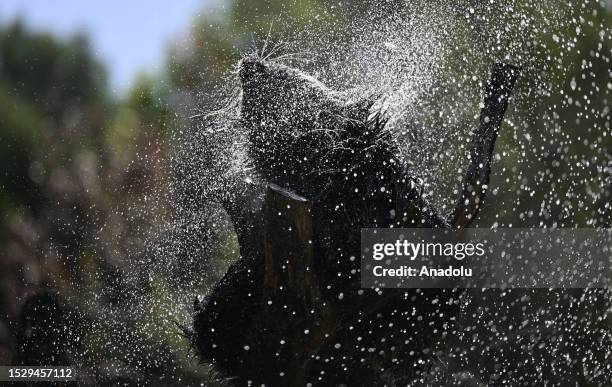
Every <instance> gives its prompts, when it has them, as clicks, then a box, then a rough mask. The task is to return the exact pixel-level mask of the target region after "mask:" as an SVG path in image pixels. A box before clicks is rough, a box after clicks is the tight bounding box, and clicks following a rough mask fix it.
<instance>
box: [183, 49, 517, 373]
mask: <svg viewBox="0 0 612 387" xmlns="http://www.w3.org/2000/svg"><path fill="white" fill-rule="evenodd" d="M517 75H518V70H517V68H515V67H513V66H510V65H503V64H498V65H496V66H495V68H494V70H493V76H492V79H491V81H490V82H489V84H488V86H487V90H486V95H485V107H484V109H483V110H482V113H481V118H480V126H479V128H478V129H477V130H476V131H475V133H474V137H473V138H474V139H473V142H472V147H471V150H470V164H469V166H468V171H467V173H466V175H465V177H464V180H463V185H462V190H461V195H460V198H459V199H458V202H457V205H456V207H455V209H454V210H453V212H452V213H451V214H450V215H449V216H448V217H447V218H445V217H442V216H440V214H438V213H437V212H436V211H435V209H434V208H433V207H432V206H431V205H430V204H429V203H428V202H427V201H426V200H425V199H424V198H423V197H422V196H421V194H420V190H419V187H418V183H417V181H416V179H415V178H414V176H413V175H412V174H411V172H410V170H409V169H408V168H407V167H406V166H405V165H402V163H401V162H400V160H398V158H397V155H398V153H399V152H398V149H397V145H396V144H395V142H393V141H392V135H391V133H390V131H389V129H388V128H387V125H386V123H387V122H386V118H385V116H384V115H383V114H381V113H380V112H377V111H375V110H374V109H373V105H374V103H375V101H374V100H370V99H365V100H360V101H351V100H350V99H349V98H348V97H347V96H346V95H344V94H342V93H338V92H334V91H332V90H329V89H328V88H326V87H325V86H324V85H322V84H321V83H320V82H319V81H317V80H316V79H314V78H312V77H310V76H308V75H306V74H304V73H302V72H301V71H299V70H296V69H293V68H290V67H287V66H284V65H281V64H278V63H274V62H270V61H263V60H260V59H259V58H256V57H246V58H244V59H243V60H242V61H241V63H240V67H239V77H240V81H241V85H242V100H241V113H240V114H241V116H240V121H239V122H240V126H241V128H242V130H244V131H245V132H246V133H247V134H248V139H249V153H250V156H251V158H252V160H253V163H254V165H255V167H256V170H257V172H258V173H259V175H260V176H261V179H262V181H263V182H264V183H273V184H276V185H277V186H279V187H281V188H282V189H285V190H287V191H290V192H293V193H295V194H297V195H299V196H301V197H304V198H306V199H308V200H310V201H311V202H312V208H313V210H312V217H313V224H314V227H313V228H314V230H315V236H314V241H313V244H314V252H315V254H314V256H315V265H314V266H315V267H314V270H315V274H316V277H317V278H318V281H319V283H320V284H321V289H320V291H321V296H320V298H321V302H322V303H323V304H325V305H326V306H327V307H328V308H330V310H334V309H342V308H345V305H347V304H349V303H350V302H351V300H352V299H354V298H355V297H356V294H357V293H358V291H359V259H358V257H360V230H361V229H362V228H366V227H466V226H468V225H469V223H470V222H471V221H472V220H473V219H474V218H475V216H476V214H477V212H478V209H479V208H480V206H481V204H482V201H483V199H484V195H485V193H486V187H487V184H488V177H489V172H490V161H491V156H492V152H493V146H494V143H495V139H496V136H497V132H498V129H499V127H500V124H501V121H502V118H503V114H504V112H505V110H506V107H507V103H508V97H509V95H510V91H511V89H512V87H513V85H514V82H515V80H516V76H517ZM263 185H264V184H262V185H260V187H261V186H263ZM224 205H225V207H226V209H227V212H228V214H229V216H230V217H231V219H232V221H233V223H234V226H235V229H236V232H237V234H238V239H239V242H240V252H241V258H240V259H239V260H238V261H237V262H235V263H234V264H233V265H232V266H231V267H230V269H229V270H228V272H227V274H226V275H225V277H224V278H223V279H222V280H221V281H220V282H219V283H218V284H217V285H216V286H215V288H214V289H213V291H212V292H211V294H210V295H209V296H208V297H206V298H205V299H203V300H201V301H196V303H195V306H194V310H195V313H194V329H193V332H194V334H193V343H194V346H195V348H196V349H197V350H198V353H199V355H200V357H201V359H202V360H204V361H209V362H213V363H214V364H215V365H216V366H217V368H218V369H219V370H220V371H221V372H222V373H223V374H225V375H227V376H230V377H236V381H237V382H239V383H246V382H247V381H253V382H256V383H266V384H268V385H276V384H282V383H283V380H285V379H283V378H282V377H284V374H285V372H284V370H283V367H284V365H285V362H283V360H282V359H279V357H280V356H278V355H275V354H273V353H272V354H268V353H265V351H264V350H261V348H260V347H262V346H264V347H265V344H264V343H263V341H264V340H269V339H270V337H271V336H270V334H269V333H266V332H269V331H271V328H270V327H269V326H268V324H269V325H270V326H273V325H274V323H275V322H274V321H273V319H274V318H275V316H269V317H270V319H271V321H269V322H267V323H262V322H261V320H257V322H255V320H256V319H255V318H254V316H256V315H257V314H258V311H260V310H261V308H262V305H263V303H264V302H267V301H266V300H263V299H262V281H263V277H264V256H263V255H264V254H263V250H264V246H263V240H262V235H263V231H262V230H263V223H264V219H263V210H262V195H261V190H259V191H258V190H256V189H255V190H253V191H252V192H250V193H248V194H246V195H245V196H244V199H243V200H242V201H240V202H238V203H236V202H232V203H229V202H227V203H224ZM457 293H458V292H457V291H454V290H430V291H416V290H411V291H407V292H400V291H397V292H393V297H391V298H392V301H388V302H385V303H382V304H381V305H380V306H378V307H372V308H365V309H359V310H358V311H357V317H356V318H355V319H354V320H353V321H352V322H351V323H350V324H347V325H346V326H343V327H338V328H337V329H336V330H335V334H334V337H333V338H332V337H330V338H329V339H328V340H327V341H325V340H324V341H325V342H324V344H323V345H322V346H321V348H319V349H318V350H317V351H316V353H315V355H313V356H311V357H310V358H309V364H308V365H304V367H307V370H306V371H304V374H303V376H300V377H301V378H302V380H299V382H300V383H305V382H312V383H321V384H324V385H328V384H329V385H337V384H341V383H348V384H349V385H353V384H364V383H381V381H382V380H384V377H387V378H391V379H393V378H396V377H397V375H399V374H401V373H404V376H403V377H404V378H405V379H409V378H412V377H418V375H419V374H420V373H422V371H423V370H422V369H419V365H420V364H422V361H421V359H422V358H423V357H427V355H426V354H427V349H428V348H430V347H431V345H432V343H433V342H434V341H435V340H436V338H437V337H439V336H440V334H441V332H442V331H443V330H444V327H445V326H446V324H448V323H449V322H450V321H451V320H452V316H453V315H454V314H455V313H456V309H457ZM289 318H290V317H289ZM295 329H299V328H298V327H297V326H296V328H295ZM278 339H282V338H278ZM258 349H259V351H258ZM424 351H425V355H424V353H423V352H424ZM263 359H265V362H264V361H263ZM381 369H383V370H384V371H381ZM406 370H414V372H413V373H411V372H412V371H410V372H408V374H410V375H406ZM286 372H290V370H287V371H286ZM279 375H280V376H279ZM381 375H382V376H381ZM381 378H382V379H381ZM293 380H294V381H295V380H296V379H293Z"/></svg>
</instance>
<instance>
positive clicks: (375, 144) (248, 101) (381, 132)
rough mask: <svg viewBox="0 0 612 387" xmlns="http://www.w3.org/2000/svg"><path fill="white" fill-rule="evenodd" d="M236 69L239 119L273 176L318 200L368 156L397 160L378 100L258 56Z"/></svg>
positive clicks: (258, 162)
mask: <svg viewBox="0 0 612 387" xmlns="http://www.w3.org/2000/svg"><path fill="white" fill-rule="evenodd" d="M238 74H239V77H240V81H241V84H242V98H241V110H240V125H241V126H242V127H243V129H244V130H245V131H246V132H247V135H248V139H249V153H250V155H251V157H252V159H253V161H254V163H255V166H256V167H257V169H258V170H259V172H260V173H261V174H262V176H263V177H264V178H265V179H266V180H267V181H270V182H274V183H276V184H279V185H281V186H285V187H286V188H289V189H291V190H293V191H295V192H297V193H299V194H302V195H305V196H307V197H309V198H311V199H316V197H318V196H320V195H323V194H324V193H325V192H326V188H327V187H328V186H330V185H331V183H332V182H334V189H335V190H337V189H338V188H339V187H338V182H340V184H342V181H343V180H346V179H343V178H340V179H338V177H339V176H348V175H351V174H355V173H357V171H358V169H359V168H360V165H362V164H364V162H366V163H367V161H368V160H370V159H371V160H386V161H387V162H388V163H390V164H393V163H396V160H395V155H396V154H397V152H395V149H394V147H393V145H392V144H393V142H392V141H391V136H390V133H389V132H388V131H387V130H386V126H385V124H386V120H385V118H384V116H383V114H381V113H380V112H379V111H376V110H375V109H373V105H374V104H375V100H374V98H372V97H368V98H361V99H358V100H351V98H350V97H349V95H348V94H345V93H341V92H337V91H333V90H331V89H329V88H327V87H326V86H325V85H323V84H322V83H321V82H320V81H318V80H317V79H315V78H313V77H312V76H309V75H307V74H305V73H304V72H302V71H300V70H297V69H295V68H291V67H288V66H286V65H283V64H280V63H278V62H276V61H267V60H262V59H261V58H259V57H257V56H247V57H245V58H244V59H242V61H241V62H240V65H239V72H238ZM381 153H383V154H381Z"/></svg>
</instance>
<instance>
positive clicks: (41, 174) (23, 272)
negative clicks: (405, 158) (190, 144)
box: [0, 0, 612, 385]
mask: <svg viewBox="0 0 612 387" xmlns="http://www.w3.org/2000/svg"><path fill="white" fill-rule="evenodd" d="M221 3H222V4H223V7H220V6H219V4H216V5H215V7H211V8H210V9H208V8H206V7H208V5H207V4H203V5H202V12H201V13H200V15H199V16H197V17H193V18H192V19H193V20H191V22H190V26H189V27H187V26H186V27H185V30H186V31H188V35H189V38H188V39H187V41H188V42H189V43H188V44H176V45H170V48H169V49H168V50H166V54H165V55H166V56H165V60H164V62H163V65H162V66H161V69H160V70H159V71H154V72H146V71H145V72H143V73H142V74H141V75H139V76H138V77H136V78H135V79H134V80H133V82H132V83H133V85H132V86H131V87H129V88H128V89H126V90H123V91H122V92H121V93H116V92H113V91H111V89H110V84H109V77H108V74H107V73H108V70H107V69H105V66H104V65H103V64H102V63H101V62H100V61H99V59H98V58H97V57H96V55H94V53H93V51H94V49H93V48H92V45H91V44H90V42H89V39H88V36H87V35H86V34H83V33H77V34H75V35H73V36H69V37H66V36H56V35H53V34H51V33H47V32H44V31H41V30H40V29H32V28H30V27H29V24H28V23H27V20H20V19H17V20H11V21H5V22H4V23H2V24H1V25H0V165H1V170H0V172H1V173H0V214H1V218H0V364H15V363H19V362H20V361H24V360H23V359H28V357H27V356H28V354H27V353H24V351H25V352H27V350H26V349H23V345H22V344H23V343H24V342H27V341H28V340H34V339H32V337H35V336H36V335H37V334H40V332H39V333H36V332H35V330H34V333H32V331H31V329H30V331H28V330H25V328H24V326H27V325H28V324H30V325H36V322H35V321H34V320H35V317H32V316H31V315H28V313H29V312H28V310H27V307H26V306H27V305H28V303H27V300H28V299H30V300H32V299H34V301H32V302H34V303H35V302H41V303H47V304H49V303H51V304H53V305H55V303H57V304H58V305H59V306H58V307H57V308H56V309H57V310H59V311H57V313H59V314H61V315H62V316H64V317H65V318H66V319H67V320H69V321H71V324H65V325H64V327H59V328H58V332H56V333H57V337H65V336H66V332H60V331H62V330H66V329H69V330H71V331H70V332H69V333H70V334H69V335H68V336H70V337H69V339H65V343H64V344H63V347H62V348H64V350H63V352H62V353H53V354H52V356H53V357H54V359H56V360H57V361H58V362H59V363H60V364H61V363H62V361H65V362H71V363H75V364H79V367H80V368H81V369H82V370H84V371H83V374H84V375H86V376H87V377H88V378H90V379H88V380H90V381H91V382H92V383H93V382H94V381H98V382H99V381H101V380H102V381H104V380H106V381H110V380H121V379H122V378H123V379H125V380H139V381H141V382H142V383H147V384H160V385H168V384H177V385H184V384H197V383H199V382H201V381H202V380H209V378H210V375H209V369H208V367H207V366H205V365H201V364H199V363H198V361H197V359H195V357H194V354H193V353H192V352H191V351H190V349H189V346H188V343H187V340H185V339H184V338H183V337H182V336H181V335H180V332H181V330H180V329H179V328H177V326H176V325H175V321H176V322H179V323H181V324H186V323H188V320H186V319H185V313H186V310H188V308H187V307H186V305H187V304H185V303H186V302H188V299H190V298H192V297H193V296H194V294H195V293H197V292H205V291H206V288H207V286H210V284H211V283H212V282H213V281H214V280H215V279H216V278H219V276H220V275H222V273H223V267H225V265H226V264H227V262H228V261H230V260H232V259H235V258H236V256H237V250H236V245H235V241H234V238H233V236H232V234H231V230H229V229H226V230H225V231H224V230H221V231H220V232H219V233H218V235H216V238H217V239H218V240H219V241H221V242H220V243H218V244H217V246H216V247H215V248H214V249H212V250H210V251H207V254H208V255H209V259H207V260H206V261H205V263H204V264H202V265H200V266H198V265H192V266H189V270H193V271H190V272H189V273H191V274H192V277H193V276H194V271H197V272H196V274H195V276H196V277H198V276H199V277H201V278H202V279H201V280H199V279H198V280H196V281H193V278H192V279H191V280H190V281H189V284H188V286H187V284H186V282H185V283H183V282H181V279H180V278H182V277H181V276H178V277H176V276H174V275H166V274H165V273H155V272H151V273H147V275H146V278H140V277H139V276H135V275H134V273H131V272H129V271H133V270H134V266H133V265H131V264H130V261H131V260H133V259H137V258H135V255H137V254H136V253H134V252H139V253H138V254H140V252H142V251H144V250H146V246H144V245H145V242H144V240H145V239H146V235H147V233H149V232H153V231H155V232H157V231H158V227H159V225H160V223H163V221H164V219H167V218H168V217H170V215H171V212H172V211H171V208H172V206H173V200H174V199H175V198H173V197H172V194H171V193H169V194H167V195H165V194H160V192H164V191H165V190H167V187H169V186H170V185H171V179H172V160H171V156H172V146H173V141H174V138H175V137H174V134H175V133H176V132H177V131H180V130H182V128H184V127H186V126H188V125H189V120H188V118H187V117H189V116H190V115H191V114H193V113H194V112H197V111H198V107H199V106H203V105H207V104H211V103H212V104H214V101H206V100H205V99H206V98H207V97H206V96H207V93H206V92H207V90H209V89H213V88H214V87H215V85H217V84H219V83H220V82H223V78H222V76H224V75H225V74H226V73H227V72H228V71H229V70H231V68H232V66H233V65H234V64H235V63H236V62H237V61H238V59H239V58H240V55H241V53H244V52H246V51H248V50H249V49H250V48H251V46H252V44H253V43H252V42H253V41H254V40H255V41H256V42H259V43H261V41H262V39H264V38H265V35H266V33H267V31H268V29H269V27H270V22H271V20H272V19H279V18H286V20H290V22H288V23H285V24H279V26H278V27H276V28H274V29H273V31H272V39H273V40H279V39H281V38H283V37H290V35H291V31H292V30H293V29H295V30H297V29H301V28H305V27H307V26H308V25H309V24H310V23H313V21H314V22H320V23H323V22H324V21H325V20H328V19H334V23H335V25H336V27H338V25H340V26H341V25H342V23H348V21H349V20H350V19H351V18H358V17H362V16H363V15H365V12H366V8H367V7H365V6H364V7H359V6H347V5H344V6H342V5H338V3H337V2H333V1H325V0H303V1H291V2H285V1H263V0H253V1H246V0H244V1H242V0H241V1H231V0H228V1H227V2H221ZM473 3H474V5H476V4H477V2H473ZM521 4H522V2H517V6H521ZM576 4H577V5H576V10H577V12H578V13H579V14H580V16H579V18H581V19H576V15H572V14H568V15H567V17H568V20H567V27H566V28H567V29H568V30H572V31H573V29H574V28H576V27H575V25H576V23H578V24H579V25H580V26H581V28H582V31H581V33H580V34H579V36H578V37H577V38H576V39H575V40H574V41H572V44H573V45H574V49H573V50H572V51H571V52H570V53H569V54H568V53H565V55H563V54H562V53H561V48H559V46H558V45H555V42H554V40H555V38H554V37H553V36H552V35H551V34H550V32H549V31H536V32H532V33H535V34H540V35H541V36H540V38H541V39H540V40H541V41H542V42H548V43H547V44H548V45H549V46H548V47H545V49H541V50H539V51H538V50H535V52H536V54H534V55H541V56H542V58H540V59H541V60H542V61H545V60H546V56H547V55H548V56H551V57H553V58H554V59H555V61H557V60H558V61H557V62H555V65H556V67H555V66H548V67H547V68H546V69H547V71H549V74H548V77H550V79H553V80H554V81H555V83H556V84H558V85H561V87H560V89H561V90H563V92H562V93H560V92H559V90H555V91H554V92H551V93H550V95H548V96H547V98H546V99H545V102H542V101H543V99H542V95H535V94H533V95H532V94H530V93H529V90H530V89H529V88H530V86H531V85H530V82H531V79H530V78H529V77H526V78H525V79H524V80H523V81H522V83H521V84H519V85H518V86H517V87H518V88H519V95H521V98H520V99H517V102H516V106H515V107H514V110H513V111H511V112H509V116H508V121H509V122H510V126H511V127H512V128H513V130H506V131H505V132H503V133H502V134H501V136H500V139H499V143H498V146H497V151H496V152H497V153H498V157H497V159H496V161H495V164H494V167H493V168H494V175H493V176H492V182H491V186H492V187H493V190H494V191H495V195H491V196H490V198H489V199H488V200H489V201H488V203H487V206H486V207H485V209H484V210H483V211H482V213H481V215H480V221H479V225H481V226H491V225H500V226H503V225H506V226H507V225H512V226H514V227H518V226H521V227H533V226H535V227H542V226H563V227H573V226H581V227H610V225H611V218H612V198H611V195H612V187H611V185H612V181H611V179H610V176H611V175H612V172H611V170H612V161H611V160H612V156H611V153H612V134H611V132H610V121H611V120H610V114H611V113H610V110H611V109H610V106H611V105H612V99H611V97H612V96H611V93H612V90H611V89H612V70H611V69H612V64H611V63H610V57H611V54H610V52H611V51H612V46H610V42H611V37H610V27H612V5H611V3H610V2H600V3H592V4H590V5H589V7H590V8H587V9H585V8H584V7H581V3H576ZM468 5H469V3H468ZM146 6H147V5H146V4H144V2H143V4H142V7H146ZM334 7H336V8H334ZM342 7H344V8H342ZM525 8H526V9H527V8H529V7H528V6H525ZM330 10H333V12H332V11H330ZM595 11H596V12H595ZM537 17H542V18H545V17H546V15H539V16H537ZM572 18H573V19H572ZM577 20H578V21H577ZM152 22H153V21H152ZM155 22H158V23H163V22H164V21H163V15H160V18H159V20H156V21H155ZM109 23H112V21H109ZM484 24H486V23H482V24H479V22H478V21H475V23H474V25H476V26H478V25H484ZM135 28H137V27H135ZM483 28H484V27H483ZM525 28H527V27H525ZM570 32H571V31H570ZM321 33H323V32H321ZM461 33H465V34H466V39H471V40H477V36H478V31H462V32H461ZM470 34H472V35H474V36H471V35H470ZM568 34H569V33H568ZM467 35H470V36H469V37H468V36H467ZM475 36H476V38H475ZM117 39H118V40H119V39H122V37H121V36H119V35H118V36H117ZM256 44H257V43H256ZM134 50H138V47H134ZM549 59H550V58H549ZM533 61H534V62H537V58H536V59H533ZM464 70H465V69H461V68H459V69H450V70H449V72H450V74H456V75H463V74H462V71H464ZM453 71H455V72H454V73H453ZM527 74H530V73H529V72H527ZM470 77H471V74H470ZM469 79H471V78H469ZM468 83H469V82H468ZM471 86H472V87H476V88H478V84H477V83H475V84H474V83H473V84H471ZM521 88H522V91H521ZM475 95H476V97H478V94H475ZM469 104H471V107H470V108H469V109H467V110H466V112H463V113H462V114H463V115H462V118H461V120H462V122H463V123H464V125H465V126H466V127H469V126H470V125H471V124H472V123H473V121H470V120H473V115H474V113H476V112H477V106H478V105H477V104H478V101H477V100H474V101H469ZM470 109H471V110H470ZM511 109H512V108H511ZM553 115H554V117H553V119H551V116H553ZM524 123H528V124H529V125H528V126H527V125H523V124H524ZM519 124H520V127H519ZM517 133H520V134H519V137H517ZM464 150H465V147H464V145H463V146H462V147H458V148H457V151H458V152H463V151H464ZM455 183H456V181H455V180H454V179H453V178H449V179H447V180H446V181H442V182H439V183H438V186H439V187H442V188H444V189H446V190H450V189H451V187H452V186H453V184H455ZM143 246H144V247H143ZM145 264H146V262H145ZM185 270H187V269H185ZM206 271H209V272H210V273H212V274H207V273H202V272H206ZM174 274H176V273H174ZM143 277H144V276H143ZM177 278H179V279H177ZM47 294H48V296H45V295H47ZM37 295H42V296H40V297H41V298H40V299H38V300H37V299H36V298H35V297H36V296H37ZM57 295H59V299H56V298H55V297H56V296H57ZM136 295H137V296H136ZM32 297H34V298H32ZM45 297H46V298H45ZM136 298H137V299H136ZM58 300H59V301H58ZM177 300H181V302H177ZM187 306H188V305H187ZM53 334H54V333H53V332H51V333H50V335H53ZM20 346H21V347H20ZM36 350H37V351H40V348H37V349H36ZM50 351H51V352H52V350H51V349H50ZM118 375H121V377H119V376H118ZM210 383H212V382H210Z"/></svg>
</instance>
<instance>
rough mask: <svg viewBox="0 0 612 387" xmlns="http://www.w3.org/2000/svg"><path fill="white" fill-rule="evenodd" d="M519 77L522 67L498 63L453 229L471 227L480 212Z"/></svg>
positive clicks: (453, 215)
mask: <svg viewBox="0 0 612 387" xmlns="http://www.w3.org/2000/svg"><path fill="white" fill-rule="evenodd" d="M518 74H519V68H517V67H515V66H512V65H508V64H503V63H497V64H495V67H494V68H493V74H492V75H491V79H490V81H489V83H488V84H487V88H486V91H485V98H484V107H483V108H482V110H481V111H480V125H479V126H478V128H477V129H476V130H475V131H474V134H473V137H472V144H471V148H470V154H469V159H470V164H469V165H468V169H467V171H466V173H465V176H464V177H463V182H462V187H461V193H460V196H459V199H458V200H457V204H456V205H455V208H454V210H453V212H452V213H451V214H450V216H449V217H448V223H449V225H450V227H457V228H464V227H467V226H469V224H470V223H471V222H472V221H473V220H474V218H475V217H476V215H477V214H478V211H479V210H480V207H481V205H482V202H483V199H484V196H485V194H486V191H487V185H488V184H489V174H490V172H491V157H492V155H493V147H494V146H495V140H496V139H497V134H498V132H499V127H500V125H501V123H502V120H503V118H504V113H505V112H506V108H507V107H508V98H509V97H510V93H511V92H512V88H513V87H514V83H515V81H516V78H517V77H518Z"/></svg>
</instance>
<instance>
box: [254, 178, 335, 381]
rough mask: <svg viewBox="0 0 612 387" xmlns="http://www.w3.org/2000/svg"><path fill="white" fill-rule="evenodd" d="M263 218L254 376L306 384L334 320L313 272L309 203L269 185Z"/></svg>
mask: <svg viewBox="0 0 612 387" xmlns="http://www.w3.org/2000/svg"><path fill="white" fill-rule="evenodd" d="M264 217H265V222H264V224H265V226H264V240H265V243H264V257H265V265H264V266H265V269H264V279H263V292H262V309H261V310H260V311H259V313H258V314H257V316H255V318H254V322H253V327H252V328H251V334H252V335H256V337H253V342H256V343H258V344H257V348H256V349H255V351H256V355H255V357H254V361H255V362H256V363H258V367H259V369H260V370H261V372H260V373H259V375H258V376H257V378H258V379H261V380H262V381H266V383H270V385H304V384H305V378H306V375H307V370H308V363H309V361H310V359H312V357H313V356H314V355H315V354H316V353H317V351H318V350H319V349H320V348H321V347H322V345H323V343H324V342H325V340H326V337H330V336H331V335H332V334H333V332H335V326H336V323H337V319H336V317H335V316H336V315H335V313H333V311H332V310H330V308H329V307H328V305H326V303H325V302H323V301H322V298H321V292H320V285H319V283H318V282H317V279H316V276H315V271H314V266H315V258H314V246H313V243H314V230H313V221H312V203H311V202H310V201H308V200H306V199H305V198H302V197H300V196H298V195H296V194H294V193H292V192H289V191H287V190H284V189H282V188H280V187H278V186H275V185H270V186H269V187H268V190H267V192H266V201H265V209H264ZM254 368H257V366H256V367H254Z"/></svg>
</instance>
